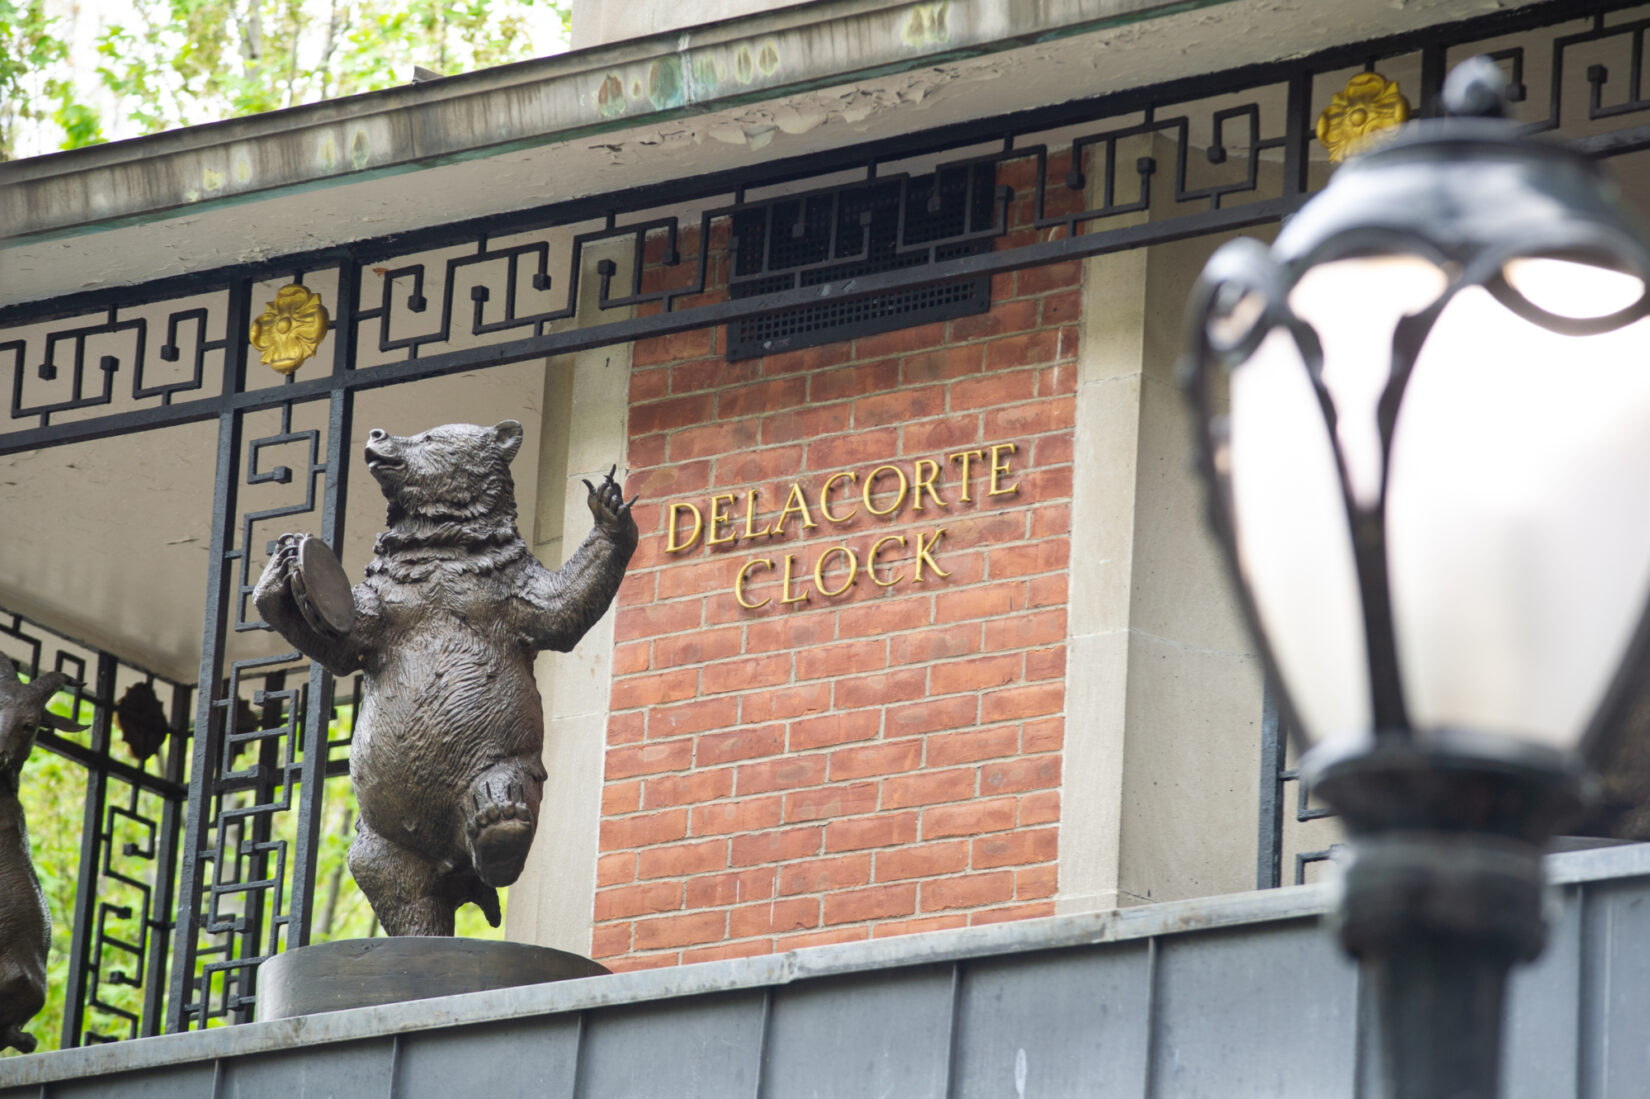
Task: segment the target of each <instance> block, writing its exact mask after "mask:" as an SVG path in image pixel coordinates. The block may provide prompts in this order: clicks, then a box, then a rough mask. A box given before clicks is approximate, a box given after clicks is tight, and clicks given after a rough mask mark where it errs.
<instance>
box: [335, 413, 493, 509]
mask: <svg viewBox="0 0 1650 1099" xmlns="http://www.w3.org/2000/svg"><path fill="white" fill-rule="evenodd" d="M520 449H521V425H520V424H519V423H517V422H516V421H515V420H505V421H503V422H502V423H499V424H495V425H494V426H492V427H481V426H479V425H476V424H443V425H442V426H441V427H432V428H431V429H430V430H428V431H425V432H422V433H420V434H418V435H405V436H403V435H391V434H389V433H387V432H385V431H381V430H379V429H378V428H374V429H373V430H372V431H371V432H370V433H368V435H367V447H366V460H367V469H368V470H369V471H370V472H371V473H372V475H373V478H374V479H375V480H377V482H378V487H379V488H381V489H383V491H384V496H385V498H386V499H387V500H389V502H390V509H389V510H390V515H389V518H390V522H391V523H395V522H398V521H399V520H400V519H401V518H403V517H409V518H423V519H432V520H436V521H445V522H451V521H460V522H462V521H466V520H472V519H481V518H484V517H490V518H494V519H497V518H502V517H505V516H508V518H509V519H510V520H511V521H512V522H513V521H514V519H515V511H516V500H515V483H514V482H513V481H512V480H511V478H510V462H511V460H512V459H513V458H515V456H516V452H517V451H519V450H520Z"/></svg>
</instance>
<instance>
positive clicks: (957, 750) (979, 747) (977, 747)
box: [649, 725, 1020, 782]
mask: <svg viewBox="0 0 1650 1099" xmlns="http://www.w3.org/2000/svg"><path fill="white" fill-rule="evenodd" d="M1019 750H1020V732H1019V730H1018V729H1016V728H1015V727H1014V726H1012V725H999V726H996V727H995V728H988V729H965V730H963V731H961V732H956V733H940V734H936V735H934V736H931V737H929V738H928V766H930V767H954V766H956V765H957V764H959V763H978V762H979V761H980V760H982V759H998V758H1000V757H1002V756H1012V755H1014V754H1015V753H1017V752H1018V751H1019ZM649 781H650V782H651V781H653V780H649Z"/></svg>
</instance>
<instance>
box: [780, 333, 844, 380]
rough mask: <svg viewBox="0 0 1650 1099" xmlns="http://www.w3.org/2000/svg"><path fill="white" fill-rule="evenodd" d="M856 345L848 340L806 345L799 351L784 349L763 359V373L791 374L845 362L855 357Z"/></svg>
mask: <svg viewBox="0 0 1650 1099" xmlns="http://www.w3.org/2000/svg"><path fill="white" fill-rule="evenodd" d="M853 348H854V345H853V344H852V343H850V342H848V341H846V340H842V341H839V342H836V343H824V344H820V345H819V346H817V347H804V348H802V349H801V350H798V351H782V352H780V353H779V354H777V355H768V356H766V357H765V358H763V359H762V363H763V373H765V374H791V373H795V372H798V371H805V370H823V369H825V368H826V367H831V366H836V365H837V364H838V363H845V362H847V361H848V360H849V359H851V358H853Z"/></svg>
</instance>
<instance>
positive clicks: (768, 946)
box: [682, 939, 773, 965]
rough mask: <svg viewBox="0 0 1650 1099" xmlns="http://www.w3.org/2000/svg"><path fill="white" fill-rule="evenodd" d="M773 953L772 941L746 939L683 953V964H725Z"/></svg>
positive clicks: (695, 948) (701, 947) (699, 947)
mask: <svg viewBox="0 0 1650 1099" xmlns="http://www.w3.org/2000/svg"><path fill="white" fill-rule="evenodd" d="M771 953H773V940H772V939H745V940H744V941H743V942H737V943H719V944H718V945H716V946H696V947H694V948H693V949H691V950H684V951H682V964H683V965H693V964H695V963H696V962H725V961H727V960H728V959H729V958H751V957H755V956H756V955H758V954H771Z"/></svg>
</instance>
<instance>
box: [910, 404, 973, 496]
mask: <svg viewBox="0 0 1650 1099" xmlns="http://www.w3.org/2000/svg"><path fill="white" fill-rule="evenodd" d="M900 440H901V442H900V445H901V447H902V452H903V453H905V454H911V455H917V456H921V455H928V456H931V457H932V458H933V459H934V460H935V461H939V462H943V464H944V467H945V468H946V470H947V472H948V473H951V474H953V475H955V474H957V473H960V472H961V467H960V465H954V464H952V463H951V462H950V461H948V460H946V458H947V456H948V455H949V454H952V453H955V452H956V451H957V450H961V449H971V448H973V447H976V446H978V445H979V442H980V417H979V416H978V415H976V414H974V413H953V414H952V415H949V416H945V417H943V418H941V419H938V420H920V421H918V422H917V423H914V424H907V425H906V426H905V427H904V428H903V429H902V430H901V432H900ZM958 495H959V496H961V493H960V492H959V493H958Z"/></svg>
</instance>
